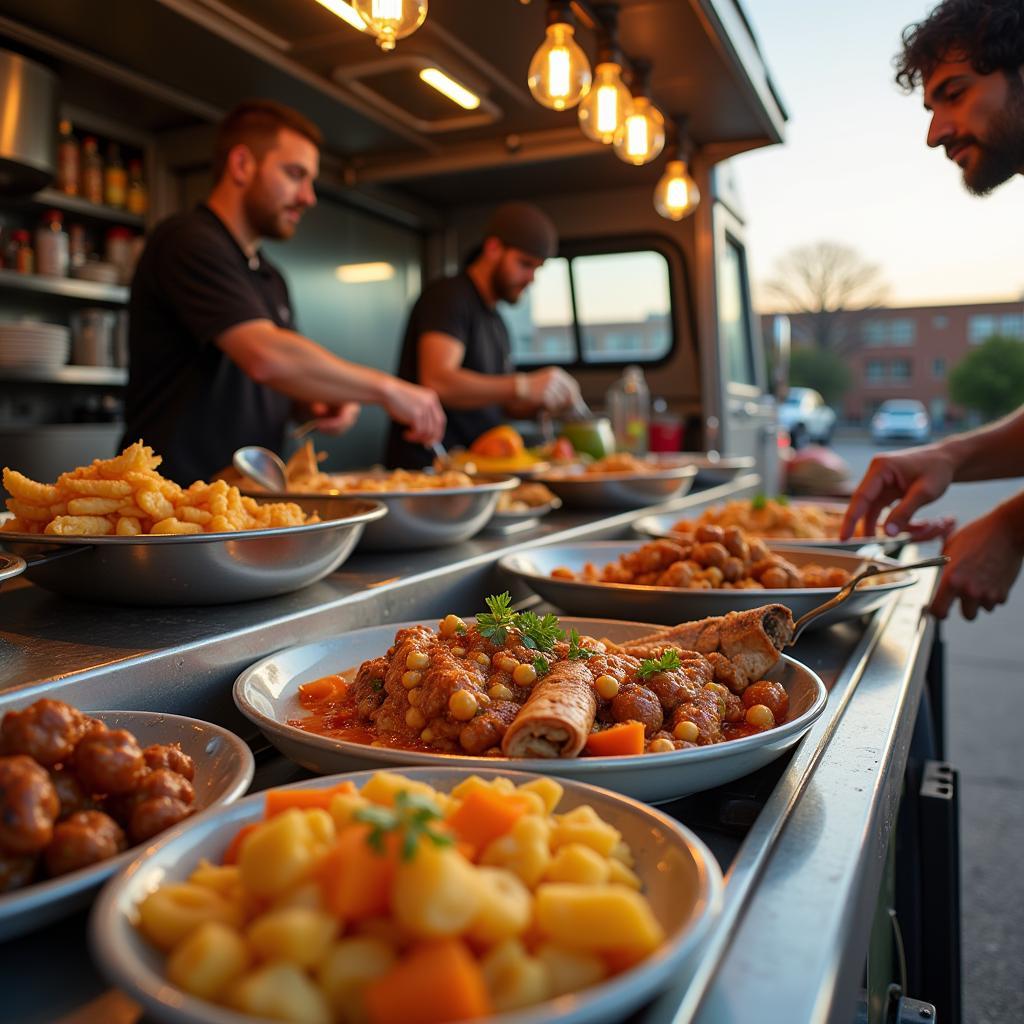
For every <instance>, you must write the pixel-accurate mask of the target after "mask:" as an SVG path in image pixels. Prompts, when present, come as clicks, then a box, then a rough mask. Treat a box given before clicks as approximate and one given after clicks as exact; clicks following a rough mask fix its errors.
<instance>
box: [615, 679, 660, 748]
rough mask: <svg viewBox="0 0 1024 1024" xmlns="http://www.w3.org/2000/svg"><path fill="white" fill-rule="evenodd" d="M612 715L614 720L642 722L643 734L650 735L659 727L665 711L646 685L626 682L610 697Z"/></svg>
mask: <svg viewBox="0 0 1024 1024" xmlns="http://www.w3.org/2000/svg"><path fill="white" fill-rule="evenodd" d="M612 717H613V718H614V719H615V721H616V722H642V723H643V726H644V734H645V735H646V736H647V737H651V736H653V735H654V734H655V733H656V732H657V731H658V730H659V729H660V728H661V726H662V723H663V722H664V720H665V713H664V712H663V711H662V708H661V704H660V702H659V701H658V698H657V697H656V696H655V695H654V694H653V693H652V692H651V691H650V690H648V689H647V687H646V686H640V685H639V684H637V683H628V684H627V685H625V686H623V687H622V689H620V690H619V692H618V693H617V694H616V695H615V696H614V697H613V698H612Z"/></svg>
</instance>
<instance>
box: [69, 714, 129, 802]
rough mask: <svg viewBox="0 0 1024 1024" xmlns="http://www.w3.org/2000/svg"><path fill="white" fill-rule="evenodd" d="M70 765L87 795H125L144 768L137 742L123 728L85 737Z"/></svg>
mask: <svg viewBox="0 0 1024 1024" xmlns="http://www.w3.org/2000/svg"><path fill="white" fill-rule="evenodd" d="M73 764H74V771H75V774H76V775H77V776H78V781H79V782H80V783H81V784H82V788H83V789H85V791H86V792H87V793H126V792H128V790H130V789H134V788H135V786H136V784H137V783H138V781H139V777H140V776H141V775H142V773H143V772H144V771H145V768H146V761H145V758H144V757H143V756H142V750H141V748H140V747H139V744H138V741H137V740H136V739H135V737H134V736H133V735H132V734H131V733H130V732H128V730H127V729H112V730H110V731H109V732H106V733H101V734H99V735H91V736H87V737H86V738H85V739H83V740H82V742H81V743H79V744H78V747H77V748H76V750H75V757H74V762H73Z"/></svg>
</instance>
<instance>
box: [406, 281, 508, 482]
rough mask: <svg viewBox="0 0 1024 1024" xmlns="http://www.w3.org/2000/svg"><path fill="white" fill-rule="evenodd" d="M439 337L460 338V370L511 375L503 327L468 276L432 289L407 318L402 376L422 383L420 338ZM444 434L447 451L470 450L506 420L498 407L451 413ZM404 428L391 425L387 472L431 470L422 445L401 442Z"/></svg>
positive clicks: (436, 283)
mask: <svg viewBox="0 0 1024 1024" xmlns="http://www.w3.org/2000/svg"><path fill="white" fill-rule="evenodd" d="M430 331H440V332H442V333H443V334H450V335H451V336H452V337H453V338H457V339H458V340H459V341H461V342H462V344H463V345H464V346H465V354H464V355H463V359H462V366H463V368H464V369H466V370H474V371H476V372H477V373H490V374H503V373H512V372H513V371H514V367H513V365H512V357H511V354H510V345H509V338H508V329H507V328H506V327H505V321H504V320H502V318H501V315H500V314H499V313H498V312H497V310H495V309H493V308H492V307H491V306H488V305H487V303H486V302H484V300H483V298H482V297H481V295H480V293H479V292H478V291H477V290H476V285H474V284H473V281H472V279H471V278H470V277H469V275H468V274H465V273H462V274H457V275H456V276H455V277H446V278H442V279H441V280H440V281H434V282H433V283H432V284H429V285H428V286H427V287H426V288H425V289H424V291H423V294H422V295H421V296H420V297H419V299H418V301H417V302H416V305H415V306H413V308H412V313H410V314H409V323H408V325H407V326H406V329H405V339H404V341H403V342H402V355H401V358H400V360H399V364H398V376H399V377H401V378H402V379H403V380H408V381H412V382H413V383H415V384H418V383H421V380H420V372H419V354H418V343H419V339H420V337H421V336H422V335H424V334H426V333H428V332H430ZM445 413H446V414H447V416H448V427H447V429H446V430H445V435H444V443H445V447H446V448H456V447H461V448H468V447H469V446H470V444H472V443H473V441H474V440H475V439H476V438H477V437H479V436H480V435H481V434H482V433H483V432H484V431H485V430H489V429H490V428H491V427H496V426H497V425H498V424H499V423H501V422H503V421H504V420H505V419H506V418H507V417H506V416H505V415H504V413H503V411H502V408H501V406H500V405H498V404H496V403H495V404H493V405H486V406H483V407H482V408H480V409H448V408H445ZM405 429H406V428H405V427H403V426H402V425H401V424H398V423H392V424H391V433H390V434H389V436H388V452H387V462H388V465H389V466H392V467H395V466H402V467H404V468H407V469H418V468H420V467H423V466H428V465H430V462H431V460H432V458H433V454H432V452H431V451H430V450H429V449H427V448H424V447H423V446H422V445H418V444H410V443H409V442H408V441H405V440H403V438H402V433H403V431H404V430H405Z"/></svg>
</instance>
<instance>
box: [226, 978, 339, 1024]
mask: <svg viewBox="0 0 1024 1024" xmlns="http://www.w3.org/2000/svg"><path fill="white" fill-rule="evenodd" d="M228 1003H229V1005H230V1006H231V1007H232V1008H234V1009H236V1010H239V1011H241V1012H242V1013H248V1014H250V1015H251V1016H253V1017H268V1018H270V1020H286V1021H299V1022H302V1024H331V1021H332V1014H331V1008H330V1006H329V1005H328V1003H327V997H326V996H325V995H324V994H323V993H322V992H321V991H320V989H319V988H317V986H316V984H315V983H314V982H313V981H312V980H311V979H310V978H309V977H307V976H306V974H305V972H304V971H302V970H301V969H300V968H298V967H296V966H295V965H294V964H285V963H272V964H267V965H266V966H265V967H260V968H259V969H258V970H255V971H252V972H251V973H249V974H246V975H244V976H243V977H242V978H240V979H239V980H238V981H236V982H235V984H234V985H232V986H231V988H230V990H229V992H228Z"/></svg>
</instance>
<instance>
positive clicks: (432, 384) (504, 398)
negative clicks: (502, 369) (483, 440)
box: [420, 368, 517, 409]
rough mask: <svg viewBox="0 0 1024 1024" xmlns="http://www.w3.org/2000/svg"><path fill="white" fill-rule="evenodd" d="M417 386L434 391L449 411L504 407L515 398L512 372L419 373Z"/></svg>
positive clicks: (452, 371)
mask: <svg viewBox="0 0 1024 1024" xmlns="http://www.w3.org/2000/svg"><path fill="white" fill-rule="evenodd" d="M420 383H421V384H424V385H425V386H426V387H428V388H432V389H433V390H434V391H436V392H437V394H438V397H439V398H440V399H441V402H442V403H443V404H444V405H445V406H446V407H447V408H449V409H479V408H481V407H482V406H485V405H508V404H510V403H512V402H514V401H515V400H516V398H517V394H516V375H515V374H514V373H502V374H487V373H477V372H476V371H475V370H464V369H462V368H459V369H457V370H446V371H444V372H441V373H438V372H437V371H433V372H431V371H429V370H428V371H427V372H424V371H423V369H422V368H421V370H420Z"/></svg>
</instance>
